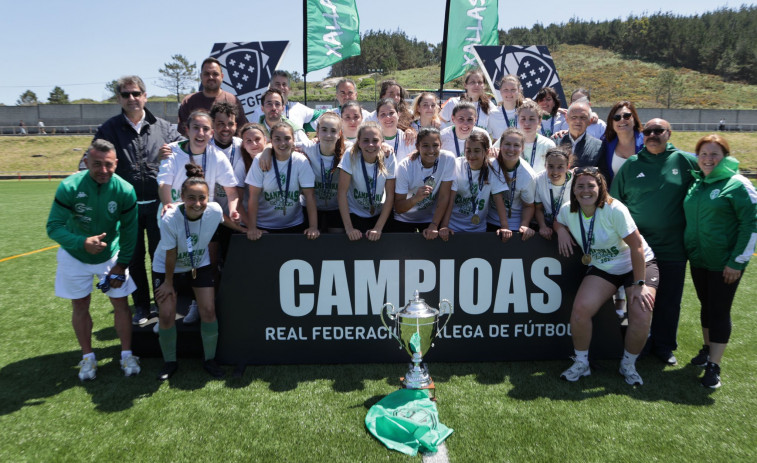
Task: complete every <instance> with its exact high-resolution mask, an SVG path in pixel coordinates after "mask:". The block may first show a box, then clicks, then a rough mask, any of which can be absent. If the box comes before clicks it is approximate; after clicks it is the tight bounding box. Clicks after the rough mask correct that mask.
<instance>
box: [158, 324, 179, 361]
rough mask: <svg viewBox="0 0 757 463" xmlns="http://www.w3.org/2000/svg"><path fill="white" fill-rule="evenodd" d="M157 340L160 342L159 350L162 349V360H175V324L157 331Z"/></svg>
mask: <svg viewBox="0 0 757 463" xmlns="http://www.w3.org/2000/svg"><path fill="white" fill-rule="evenodd" d="M158 342H159V343H160V350H161V351H163V361H165V362H175V361H176V325H174V326H172V327H171V328H168V329H167V330H164V329H163V328H161V329H160V331H159V336H158Z"/></svg>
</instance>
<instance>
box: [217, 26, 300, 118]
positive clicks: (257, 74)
mask: <svg viewBox="0 0 757 463" xmlns="http://www.w3.org/2000/svg"><path fill="white" fill-rule="evenodd" d="M288 47H289V41H287V40H283V41H276V42H244V43H242V42H228V43H215V44H213V49H212V50H211V52H210V56H211V57H213V58H216V59H217V60H218V61H220V62H221V68H223V84H221V88H222V89H223V90H226V91H227V92H229V93H233V94H234V95H236V96H237V98H239V101H240V102H242V106H243V107H244V113H245V115H248V116H249V115H250V114H252V112H253V111H255V109H257V108H258V106H259V105H260V104H261V101H260V98H261V97H262V96H263V93H265V91H266V90H268V84H269V83H270V81H271V74H272V73H273V71H275V70H276V68H277V67H278V65H279V62H280V61H281V58H283V57H284V53H286V50H287V48H288Z"/></svg>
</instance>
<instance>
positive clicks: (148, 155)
mask: <svg viewBox="0 0 757 463" xmlns="http://www.w3.org/2000/svg"><path fill="white" fill-rule="evenodd" d="M95 138H102V139H103V140H108V141H109V142H111V143H113V145H114V146H115V147H116V156H117V157H118V166H116V174H118V175H119V176H121V177H122V178H123V179H124V180H126V181H127V182H129V183H131V184H132V185H133V186H134V190H135V191H136V193H137V201H150V200H153V199H159V198H158V181H157V178H158V168H159V167H160V159H159V157H158V151H159V150H160V147H161V146H163V144H165V143H171V142H173V141H176V140H180V139H181V138H182V137H181V135H179V132H177V131H176V130H175V129H172V128H171V124H170V123H169V122H168V121H166V120H163V119H160V118H157V117H155V116H153V114H152V113H151V112H150V111H149V110H148V109H147V108H145V122H144V124H142V130H141V132H140V133H139V134H137V132H136V131H134V128H133V127H132V126H131V125H130V124H129V122H128V121H127V120H126V116H125V115H124V114H123V112H122V113H121V114H119V115H117V116H113V117H111V118H110V119H108V120H107V121H105V123H103V124H102V125H101V126H100V128H98V129H97V133H96V134H95Z"/></svg>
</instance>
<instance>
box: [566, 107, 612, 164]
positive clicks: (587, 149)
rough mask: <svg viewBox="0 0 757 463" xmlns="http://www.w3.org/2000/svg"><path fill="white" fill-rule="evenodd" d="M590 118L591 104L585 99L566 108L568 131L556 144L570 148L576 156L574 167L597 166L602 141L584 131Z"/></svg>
mask: <svg viewBox="0 0 757 463" xmlns="http://www.w3.org/2000/svg"><path fill="white" fill-rule="evenodd" d="M590 120H591V106H589V104H588V103H586V102H585V101H577V102H575V103H573V104H572V105H570V107H569V108H568V116H567V121H568V127H569V128H568V133H567V134H565V136H563V137H562V139H560V141H559V142H558V143H557V144H558V145H564V146H567V147H568V148H570V150H571V152H572V153H573V154H574V155H575V156H576V158H577V159H576V163H575V167H587V166H595V167H596V166H597V165H598V164H599V153H600V150H601V149H602V142H601V141H599V139H597V138H595V137H592V136H591V135H589V134H588V133H587V132H586V128H587V127H588V126H589V121H590Z"/></svg>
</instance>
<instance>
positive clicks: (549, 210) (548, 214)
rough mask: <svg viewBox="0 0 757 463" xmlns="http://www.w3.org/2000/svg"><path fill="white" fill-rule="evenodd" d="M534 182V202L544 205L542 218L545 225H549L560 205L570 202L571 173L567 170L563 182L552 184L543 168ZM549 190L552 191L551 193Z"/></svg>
mask: <svg viewBox="0 0 757 463" xmlns="http://www.w3.org/2000/svg"><path fill="white" fill-rule="evenodd" d="M535 183H536V199H535V202H536V203H539V204H541V205H542V206H543V207H544V220H546V221H547V225H550V226H551V224H552V222H553V221H554V220H555V217H554V215H555V214H556V213H557V212H559V211H560V208H561V207H562V205H563V204H568V203H570V189H571V187H572V185H573V175H571V173H570V172H568V173H567V174H566V180H565V183H563V184H562V185H553V184H552V182H551V181H550V179H549V176H548V175H547V171H546V170H543V171H541V172H539V173H538V174H537V175H536V180H535ZM550 191H551V192H552V193H551V195H550ZM553 201H554V202H553ZM555 206H556V207H555Z"/></svg>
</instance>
